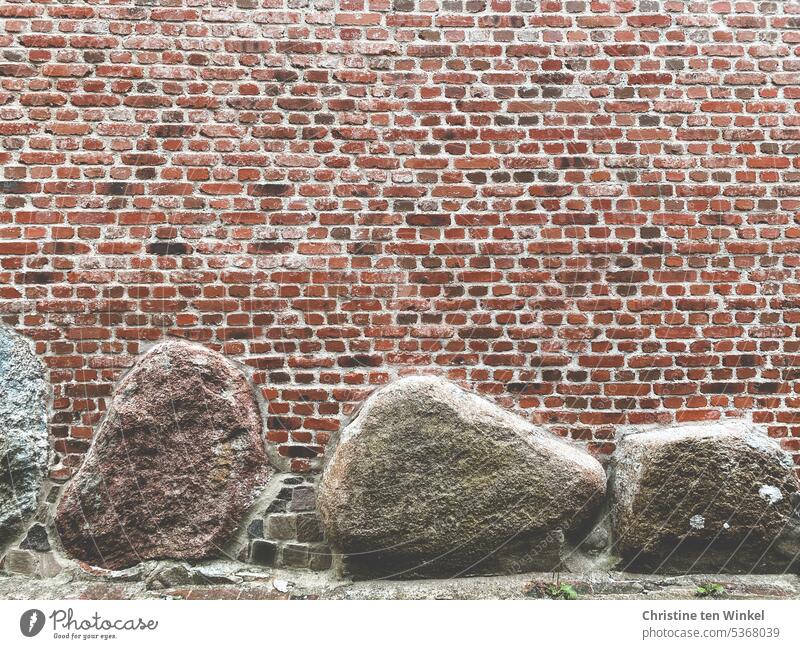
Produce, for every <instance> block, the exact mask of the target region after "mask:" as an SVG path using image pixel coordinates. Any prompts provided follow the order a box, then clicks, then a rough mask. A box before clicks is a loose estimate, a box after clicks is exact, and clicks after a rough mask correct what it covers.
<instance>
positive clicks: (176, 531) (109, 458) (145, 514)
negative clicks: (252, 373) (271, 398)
mask: <svg viewBox="0 0 800 649" xmlns="http://www.w3.org/2000/svg"><path fill="white" fill-rule="evenodd" d="M267 474H268V466H267V458H266V453H265V449H264V440H263V436H262V421H261V415H260V412H259V408H258V405H257V402H256V400H255V397H254V395H253V392H252V390H251V389H250V386H249V384H248V382H247V380H246V378H245V377H244V375H243V374H242V373H241V372H240V371H239V369H238V368H236V367H235V366H234V365H233V364H232V363H230V362H229V361H227V360H226V359H225V358H224V357H223V356H221V355H220V354H217V353H216V352H213V351H210V350H208V349H205V348H204V347H199V346H196V345H191V344H188V343H184V342H176V341H170V342H167V343H163V344H160V345H158V346H156V347H155V348H153V349H152V350H151V351H150V352H149V353H148V354H147V355H146V356H144V357H143V358H142V359H141V361H140V362H139V363H138V364H137V365H136V367H135V368H134V369H133V370H131V372H130V373H129V374H128V375H127V376H126V377H125V378H124V379H123V380H122V382H121V383H120V384H119V386H118V388H117V390H116V392H115V394H114V399H113V401H112V403H111V406H110V408H109V411H108V413H107V415H106V418H105V420H104V422H103V423H102V425H101V426H100V429H99V431H98V432H97V436H96V440H95V442H94V444H93V445H92V448H91V450H90V452H89V455H88V457H87V459H86V462H85V463H84V464H83V466H82V467H81V469H80V471H79V472H78V474H77V475H76V477H75V478H74V479H73V481H72V482H71V483H70V484H69V486H68V487H67V489H66V491H65V493H64V496H63V497H62V499H61V501H60V502H59V505H58V511H57V515H56V526H57V529H58V532H59V533H60V535H61V541H62V543H63V545H64V548H65V549H66V550H67V552H68V553H69V554H70V555H72V556H73V557H75V558H77V559H80V560H82V561H85V562H87V563H90V564H92V565H96V566H100V567H104V568H111V569H117V568H121V567H125V566H130V565H133V564H135V563H137V562H139V561H142V560H145V559H157V558H173V559H183V560H196V559H201V558H205V557H211V556H216V555H219V553H220V548H221V547H222V546H223V544H224V543H225V542H226V541H227V540H228V538H229V537H230V536H231V533H232V532H233V531H234V529H235V528H236V527H237V526H238V525H239V523H240V522H241V521H240V519H241V517H242V515H243V513H244V512H245V510H246V508H247V507H248V506H249V505H250V503H251V502H252V501H253V499H254V498H255V496H256V495H257V493H258V491H259V490H260V488H261V486H262V485H263V484H264V482H265V480H266V478H267Z"/></svg>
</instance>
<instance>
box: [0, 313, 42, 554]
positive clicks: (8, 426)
mask: <svg viewBox="0 0 800 649" xmlns="http://www.w3.org/2000/svg"><path fill="white" fill-rule="evenodd" d="M47 400H48V387H47V382H46V380H45V371H44V366H43V365H42V362H41V361H40V360H39V359H38V358H37V357H36V355H35V354H34V353H33V350H32V349H31V344H30V342H29V341H28V340H27V339H26V338H24V337H23V336H21V335H20V334H17V333H15V332H14V331H11V330H10V329H6V328H2V327H0V553H2V551H3V550H4V549H5V548H6V547H7V546H8V544H9V543H10V542H12V541H14V540H15V537H17V536H18V535H20V534H21V533H22V532H23V531H24V526H25V523H26V522H27V520H28V518H30V516H31V515H32V514H33V513H34V511H35V510H36V502H37V497H38V494H39V488H40V487H41V481H42V478H43V476H44V474H45V471H46V465H47V456H48V442H47Z"/></svg>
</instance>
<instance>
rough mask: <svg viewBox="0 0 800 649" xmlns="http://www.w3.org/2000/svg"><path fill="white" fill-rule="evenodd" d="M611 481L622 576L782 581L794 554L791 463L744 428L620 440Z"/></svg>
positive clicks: (700, 428) (672, 431) (705, 427)
mask: <svg viewBox="0 0 800 649" xmlns="http://www.w3.org/2000/svg"><path fill="white" fill-rule="evenodd" d="M612 473H613V477H612V479H611V490H612V509H611V513H612V521H613V529H614V540H613V543H614V549H615V551H616V552H618V553H619V554H620V555H621V556H622V558H623V564H622V566H621V567H622V568H626V567H627V568H633V569H638V570H644V571H648V572H676V571H677V572H702V571H721V572H772V571H779V572H782V571H783V570H785V569H789V568H790V567H791V564H792V561H793V559H794V557H795V556H796V553H798V552H800V544H798V543H792V540H791V537H792V535H793V534H796V530H797V518H796V515H795V514H794V505H793V503H794V501H795V498H796V492H797V489H798V484H797V480H796V478H795V475H794V472H793V463H792V460H791V457H790V456H789V455H788V454H787V453H785V452H783V451H782V450H781V448H780V446H779V445H778V443H777V442H776V441H774V440H772V439H770V438H769V437H767V436H766V435H764V434H763V433H761V432H760V431H758V430H757V429H755V428H754V427H752V426H751V425H749V424H747V423H745V422H740V421H729V422H724V423H714V424H702V425H691V426H681V427H673V428H667V429H663V430H656V431H651V432H645V433H637V434H630V435H627V436H626V437H624V438H623V440H622V442H621V443H620V444H619V446H618V448H617V451H616V453H615V455H614V462H613V471H612Z"/></svg>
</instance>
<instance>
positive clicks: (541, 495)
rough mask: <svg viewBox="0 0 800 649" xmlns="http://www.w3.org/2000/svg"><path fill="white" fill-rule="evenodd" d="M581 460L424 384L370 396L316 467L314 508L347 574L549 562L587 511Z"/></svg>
mask: <svg viewBox="0 0 800 649" xmlns="http://www.w3.org/2000/svg"><path fill="white" fill-rule="evenodd" d="M605 482H606V478H605V473H604V471H603V468H602V467H601V466H600V464H599V463H598V462H597V461H596V460H595V459H594V458H592V457H591V456H590V455H589V454H588V453H586V452H585V451H583V450H582V449H579V448H577V447H575V446H572V445H570V444H569V443H567V442H565V441H564V440H562V439H559V438H557V437H554V436H552V435H551V434H549V433H548V432H546V431H544V430H542V429H540V428H537V427H536V426H534V425H532V424H531V423H529V422H527V421H525V420H524V419H522V418H520V417H518V416H517V415H514V414H512V413H509V412H506V411H505V410H503V409H501V408H499V407H498V406H496V405H494V404H493V403H491V402H489V401H486V400H485V399H482V398H480V397H478V396H476V395H474V394H470V393H467V392H464V391H463V390H461V389H460V388H459V387H457V386H456V385H454V384H452V383H449V382H447V381H445V380H443V379H439V378H434V377H425V376H419V377H409V378H404V379H401V380H399V381H397V382H395V383H392V384H390V385H388V386H386V387H384V388H382V389H380V390H379V391H377V392H375V393H374V394H372V395H371V396H370V397H369V398H368V399H367V401H366V402H365V404H364V405H363V408H362V409H361V411H360V412H359V413H358V414H357V416H356V418H355V419H354V420H353V421H352V422H351V423H350V424H349V425H348V426H347V427H346V428H345V429H344V431H343V432H342V435H341V439H340V441H339V444H338V446H337V448H336V451H335V453H334V454H333V457H332V458H331V460H330V462H329V463H328V465H327V466H326V468H325V472H324V475H323V478H322V482H321V486H320V493H319V499H318V503H319V512H320V515H321V518H322V522H323V525H324V529H325V532H326V535H327V538H328V540H329V541H330V542H331V543H332V544H333V546H334V548H335V549H336V550H337V551H338V552H340V553H343V554H344V555H345V566H344V568H345V570H346V571H348V572H350V573H352V574H353V575H355V576H364V577H374V576H383V577H400V578H402V577H413V576H425V577H428V576H454V575H459V574H487V573H511V572H524V571H527V570H533V569H541V570H550V569H555V568H557V567H559V565H560V562H561V549H562V544H563V542H564V538H565V536H566V538H567V540H569V539H570V538H574V537H576V536H578V535H579V534H580V533H581V532H582V531H583V530H584V528H585V527H586V525H587V524H588V523H589V522H591V521H592V520H593V519H594V517H595V516H596V513H597V510H598V508H599V506H600V503H601V502H602V500H603V496H604V493H605Z"/></svg>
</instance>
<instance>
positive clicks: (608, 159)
mask: <svg viewBox="0 0 800 649" xmlns="http://www.w3.org/2000/svg"><path fill="white" fill-rule="evenodd" d="M0 17H1V19H0V78H1V88H0V162H2V178H1V179H0V192H2V195H1V196H0V201H1V202H2V204H1V206H0V317H1V318H2V320H3V321H4V322H5V323H6V324H8V325H11V326H13V327H15V328H16V329H18V330H20V331H22V332H24V333H26V334H28V335H30V336H32V337H33V338H35V339H36V341H37V347H38V351H39V352H40V354H41V355H42V357H43V358H44V360H45V362H46V363H47V366H48V367H49V369H50V372H51V380H52V383H53V386H54V402H53V411H54V412H53V420H52V427H51V432H52V435H53V437H54V438H55V439H56V449H57V451H58V454H59V455H58V458H57V462H56V464H55V465H54V467H53V476H54V477H56V478H64V477H67V476H68V475H70V473H71V472H72V471H73V470H74V467H75V466H77V465H78V464H79V463H80V460H81V457H82V454H83V453H84V452H85V450H86V449H87V447H88V445H89V440H90V438H91V435H92V431H93V427H94V425H95V424H96V422H97V421H98V420H99V419H100V418H101V417H102V414H103V411H104V409H105V408H106V407H107V405H108V400H109V396H110V394H111V392H112V388H113V385H114V382H115V380H116V379H117V378H118V377H119V376H120V375H121V373H123V372H124V371H125V370H126V369H127V368H129V367H130V366H131V364H132V363H133V362H134V361H135V359H136V357H137V355H138V354H139V353H140V352H141V351H142V350H143V349H144V348H145V347H146V345H148V344H152V343H153V342H154V341H157V340H159V339H162V338H163V337H165V336H181V337H185V338H189V339H192V340H195V341H199V342H202V343H204V344H207V345H209V346H211V347H213V348H215V349H221V350H222V351H224V352H225V353H226V354H228V355H229V356H231V357H233V358H236V359H238V360H240V361H241V362H243V363H246V364H247V365H249V366H250V367H251V368H252V369H253V372H254V374H253V378H254V382H255V383H256V385H257V386H258V387H259V388H260V389H261V390H262V391H263V394H264V397H265V398H266V400H267V401H268V403H269V411H270V412H269V415H270V418H269V432H268V435H269V439H270V440H271V441H272V442H273V443H274V444H275V445H276V446H277V447H278V449H279V451H280V453H281V455H282V456H283V457H285V458H286V463H287V468H290V469H291V470H294V471H298V472H308V471H313V470H314V469H315V468H317V467H318V466H319V464H320V454H321V453H322V452H323V451H324V449H325V447H326V445H327V444H328V443H329V441H331V440H332V439H334V438H335V435H336V432H337V430H338V428H339V426H340V421H341V420H342V419H343V418H344V417H346V415H347V413H348V412H350V411H351V410H352V409H353V408H354V406H355V405H356V404H357V403H358V402H359V401H360V400H361V399H362V398H363V397H364V395H365V394H367V393H368V392H369V391H370V390H372V389H374V387H375V386H376V385H379V384H382V383H385V382H387V381H389V380H391V379H392V378H393V377H396V376H398V375H400V374H403V373H407V372H437V373H441V374H444V375H447V376H448V377H450V378H451V379H454V380H457V381H460V382H462V383H463V384H464V385H466V386H467V387H470V388H471V389H473V390H476V391H478V392H481V393H485V394H487V395H490V396H491V397H493V398H495V399H496V400H498V401H499V402H501V403H502V404H503V405H506V406H510V407H514V408H516V409H517V410H518V411H520V412H522V413H523V414H526V415H527V416H528V417H531V418H535V419H537V420H539V421H542V422H544V423H547V424H549V425H551V426H552V428H553V430H556V431H557V432H559V433H561V434H564V435H570V436H572V437H574V438H576V439H580V440H584V441H585V442H586V443H587V444H588V445H589V446H590V448H591V449H592V450H594V451H596V452H598V453H600V454H601V455H602V454H604V453H607V452H608V451H609V450H611V449H612V448H613V438H614V435H615V432H616V431H618V430H619V428H620V427H621V426H625V425H633V424H654V423H669V422H686V421H699V420H711V419H716V418H719V417H723V416H749V417H752V418H753V420H754V421H756V422H759V423H762V424H765V425H767V426H768V427H769V430H770V432H771V434H773V435H775V436H778V437H781V438H783V443H784V444H785V446H786V448H787V449H789V450H792V451H800V443H798V442H800V439H798V437H794V435H797V434H798V431H799V429H798V426H797V423H798V422H800V395H798V383H797V379H798V377H800V343H798V340H797V336H796V333H797V330H798V326H799V323H800V283H798V281H797V280H798V267H800V226H798V224H797V220H798V214H800V184H798V182H797V181H798V179H800V169H798V167H800V164H798V160H799V159H798V157H797V153H798V151H800V117H798V111H797V108H798V101H800V58H799V57H798V51H800V4H798V3H793V2H783V1H780V2H777V1H773V2H725V1H720V2H679V1H677V0H672V1H666V2H658V1H655V0H642V1H640V2H635V1H633V0H628V1H619V2H602V1H593V2H589V1H582V0H568V1H566V2H558V1H552V0H541V1H540V0H496V1H484V0H463V1H462V0H441V1H437V0H375V1H372V2H369V1H368V0H338V1H335V0H319V1H317V0H264V1H263V2H262V1H261V0H183V1H182V0H136V1H122V2H102V1H101V2H80V1H77V2H70V3H62V2H58V1H53V2H28V1H25V2H12V1H10V0H3V1H2V2H0Z"/></svg>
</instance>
